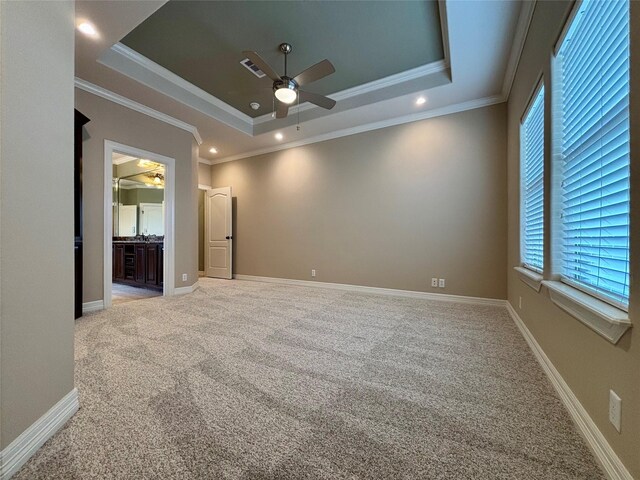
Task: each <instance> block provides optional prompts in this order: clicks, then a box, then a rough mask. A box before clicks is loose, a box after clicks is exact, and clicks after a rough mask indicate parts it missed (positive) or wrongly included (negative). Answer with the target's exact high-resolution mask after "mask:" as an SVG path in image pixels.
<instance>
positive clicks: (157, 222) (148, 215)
mask: <svg viewBox="0 0 640 480" xmlns="http://www.w3.org/2000/svg"><path fill="white" fill-rule="evenodd" d="M140 233H142V234H143V235H164V205H163V204H162V203H141V204H140Z"/></svg>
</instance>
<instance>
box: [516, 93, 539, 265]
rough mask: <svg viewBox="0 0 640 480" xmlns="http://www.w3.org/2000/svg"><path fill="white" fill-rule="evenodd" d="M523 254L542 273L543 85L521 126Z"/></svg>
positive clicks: (525, 260)
mask: <svg viewBox="0 0 640 480" xmlns="http://www.w3.org/2000/svg"><path fill="white" fill-rule="evenodd" d="M520 149H521V150H520V152H521V154H520V159H521V160H520V161H521V166H520V171H521V174H520V175H521V178H522V180H521V188H520V192H521V209H520V212H521V214H520V215H521V217H520V228H521V232H520V234H521V239H522V240H521V245H522V246H521V256H522V263H523V265H524V266H525V267H527V268H530V269H532V270H535V271H537V272H539V273H542V267H543V258H544V252H543V250H542V248H543V234H544V216H543V204H544V179H543V173H544V87H543V86H540V87H539V89H538V90H536V94H534V96H533V102H532V103H531V105H530V106H529V109H528V110H527V112H526V113H525V115H524V118H523V121H522V125H521V127H520Z"/></svg>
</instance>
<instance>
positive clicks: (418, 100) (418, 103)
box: [416, 97, 427, 105]
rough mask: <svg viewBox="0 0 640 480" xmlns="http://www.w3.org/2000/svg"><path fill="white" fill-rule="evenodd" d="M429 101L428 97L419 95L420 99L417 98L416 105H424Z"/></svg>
mask: <svg viewBox="0 0 640 480" xmlns="http://www.w3.org/2000/svg"><path fill="white" fill-rule="evenodd" d="M426 101H427V99H426V98H424V97H418V99H417V100H416V105H422V104H424V103H425V102H426Z"/></svg>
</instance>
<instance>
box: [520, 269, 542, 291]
mask: <svg viewBox="0 0 640 480" xmlns="http://www.w3.org/2000/svg"><path fill="white" fill-rule="evenodd" d="M513 269H514V270H515V271H516V272H518V275H519V276H520V280H522V281H523V282H524V283H526V284H527V285H529V286H530V287H531V288H533V289H534V290H535V291H536V292H539V291H540V288H541V287H542V275H540V274H539V273H536V272H534V271H533V270H529V269H528V268H525V267H513Z"/></svg>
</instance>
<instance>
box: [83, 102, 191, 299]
mask: <svg viewBox="0 0 640 480" xmlns="http://www.w3.org/2000/svg"><path fill="white" fill-rule="evenodd" d="M75 95H76V108H77V109H78V110H80V111H81V112H82V113H84V114H85V115H86V116H87V117H89V119H90V120H91V121H90V122H89V123H87V125H86V126H85V140H84V142H83V178H82V180H83V207H84V217H83V219H84V232H83V237H84V295H83V301H84V302H90V301H95V300H101V299H102V297H103V231H104V213H103V209H104V206H103V203H104V193H103V191H104V141H105V140H112V141H115V142H118V143H121V144H124V145H129V146H132V147H136V148H141V149H143V150H148V151H151V152H154V153H159V154H161V155H165V156H167V157H171V158H174V159H175V160H176V190H175V191H176V202H175V229H176V230H175V231H176V235H175V250H176V255H175V266H176V269H175V286H176V287H183V286H189V285H192V284H193V283H194V282H195V281H196V280H197V279H198V276H197V270H198V269H197V267H198V255H197V252H198V250H197V248H198V240H197V231H198V224H197V211H198V203H197V202H198V198H197V194H196V191H197V181H198V164H197V159H198V155H197V146H196V142H195V140H194V139H193V136H192V135H191V134H190V133H188V132H186V131H184V130H181V129H178V128H175V127H172V126H171V125H167V124H166V123H163V122H160V121H159V120H155V119H153V118H151V117H148V116H146V115H143V114H141V113H138V112H135V111H133V110H130V109H128V108H125V107H122V106H120V105H117V104H115V103H112V102H110V101H108V100H104V99H102V98H100V97H97V96H95V95H92V94H90V93H87V92H84V91H82V90H79V89H76V94H75ZM183 273H186V274H187V275H188V277H187V278H188V279H187V281H186V282H183V281H182V274H183Z"/></svg>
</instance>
